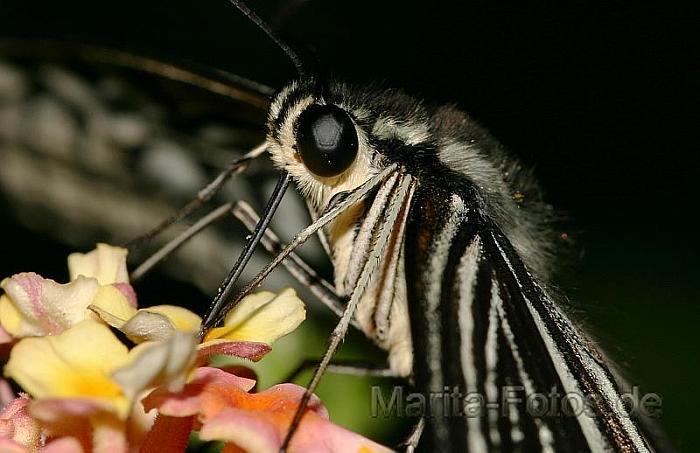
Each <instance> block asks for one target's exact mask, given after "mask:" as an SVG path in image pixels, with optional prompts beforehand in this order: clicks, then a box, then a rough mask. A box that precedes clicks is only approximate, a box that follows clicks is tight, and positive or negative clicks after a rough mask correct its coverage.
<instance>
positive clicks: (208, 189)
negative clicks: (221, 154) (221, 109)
mask: <svg viewBox="0 0 700 453" xmlns="http://www.w3.org/2000/svg"><path fill="white" fill-rule="evenodd" d="M266 149H267V145H266V144H265V143H261V144H260V145H258V146H256V147H255V148H253V149H252V150H250V151H248V152H247V153H246V154H244V155H243V156H241V157H239V158H238V159H235V160H233V161H232V162H231V163H229V165H228V166H227V167H226V168H225V169H224V170H222V171H221V172H220V173H219V174H218V175H216V177H215V178H214V179H212V180H211V182H209V184H207V185H206V186H205V187H203V188H202V189H201V190H200V191H199V192H198V193H197V196H196V197H195V198H194V199H192V200H191V201H190V202H189V203H187V204H186V205H185V206H183V207H182V208H180V210H179V211H177V212H176V213H174V214H173V215H172V216H170V217H168V218H166V219H164V220H163V221H162V222H160V223H159V224H158V225H156V226H155V227H153V228H152V229H151V230H149V231H148V232H147V233H145V234H143V235H141V236H139V237H137V238H135V239H132V240H131V241H129V242H128V243H127V244H126V247H127V248H130V249H131V248H133V247H136V246H138V245H141V244H143V243H145V242H148V241H150V240H151V239H153V238H154V237H156V236H157V235H159V234H160V233H161V232H162V231H163V230H165V229H166V228H168V227H169V226H170V225H172V224H174V223H176V222H178V221H180V220H182V219H183V218H185V217H187V216H188V215H190V214H191V213H193V212H194V211H196V210H197V209H199V208H200V207H202V206H203V205H204V204H205V203H206V202H207V201H209V200H210V199H211V198H212V197H213V196H214V195H216V194H217V193H218V192H219V190H220V189H221V187H223V185H224V183H226V181H228V180H229V179H230V178H231V177H232V176H233V175H235V174H238V173H241V172H243V171H245V169H246V168H248V165H249V164H250V162H251V161H252V160H254V159H255V158H256V157H259V156H260V155H262V154H263V153H264V152H265V150H266Z"/></svg>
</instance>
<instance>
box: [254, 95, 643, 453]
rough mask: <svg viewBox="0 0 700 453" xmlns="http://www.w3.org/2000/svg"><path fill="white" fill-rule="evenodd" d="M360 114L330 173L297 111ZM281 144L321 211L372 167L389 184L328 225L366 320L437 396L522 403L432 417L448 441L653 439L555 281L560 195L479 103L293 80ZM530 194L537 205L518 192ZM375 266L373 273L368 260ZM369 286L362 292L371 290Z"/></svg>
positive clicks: (518, 446)
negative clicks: (552, 193)
mask: <svg viewBox="0 0 700 453" xmlns="http://www.w3.org/2000/svg"><path fill="white" fill-rule="evenodd" d="M318 104H322V105H335V106H337V107H339V108H340V109H342V110H343V111H345V112H346V113H347V114H348V115H349V117H350V118H351V119H352V123H353V125H354V127H355V130H356V132H357V142H358V146H357V156H356V157H355V159H354V161H353V162H352V164H351V165H350V166H349V167H348V168H347V169H346V170H345V171H342V172H341V173H340V174H337V175H334V176H328V177H323V176H318V175H317V174H314V173H313V172H311V171H309V169H308V168H307V166H306V165H305V164H304V162H303V160H302V158H301V157H300V155H299V150H298V149H297V144H298V127H299V126H298V124H299V117H300V116H301V115H302V114H303V112H304V111H305V110H306V109H308V108H310V107H311V106H314V105H318ZM267 142H268V149H269V151H270V153H271V156H272V160H273V161H274V163H275V165H276V166H278V167H279V168H282V169H284V170H286V171H287V172H289V174H291V176H292V177H293V179H294V180H295V182H296V184H297V186H298V188H299V190H300V192H301V193H302V195H303V196H304V197H305V198H306V199H307V202H308V204H309V206H310V210H311V211H312V216H314V217H318V216H320V215H322V213H323V212H324V210H326V209H328V206H329V205H333V204H334V203H337V202H338V200H339V199H342V197H343V195H345V194H347V193H350V192H352V191H353V190H355V189H357V188H358V187H360V186H361V185H363V184H365V183H367V181H369V180H370V179H372V178H374V177H377V176H378V175H382V174H383V172H386V175H385V176H384V177H382V179H381V182H380V183H379V184H377V185H376V187H374V188H373V190H372V191H371V192H370V194H369V196H368V197H367V198H365V199H364V200H363V201H362V202H361V203H357V204H355V205H352V206H351V207H349V208H348V209H346V210H345V211H344V212H343V213H342V214H340V215H339V216H338V217H337V218H335V219H334V220H333V221H332V222H331V223H329V224H328V225H327V226H326V227H325V228H324V230H323V234H322V236H323V237H322V240H323V242H325V243H327V245H328V251H329V254H330V257H331V259H332V262H333V265H334V272H335V286H336V291H337V292H338V294H340V295H342V296H346V297H348V298H349V297H350V296H351V295H355V296H359V302H358V305H357V310H356V313H355V319H356V321H357V323H358V324H359V325H360V327H361V328H362V330H363V331H364V332H365V334H367V335H368V336H369V337H370V338H372V339H373V340H374V341H375V342H376V343H377V344H378V345H380V346H381V347H383V348H384V349H386V350H387V351H388V353H389V364H390V366H391V368H392V370H393V371H394V372H395V373H397V374H398V375H402V376H410V377H411V379H412V382H413V383H414V385H415V387H416V389H417V390H418V391H419V392H424V393H425V394H426V395H428V394H432V393H441V392H444V391H445V390H449V391H452V389H457V390H458V391H459V393H460V394H461V395H470V394H473V395H481V396H482V397H483V398H484V399H485V400H486V401H487V402H489V403H491V402H500V401H502V400H503V396H504V391H506V390H504V389H508V388H511V389H512V388H520V389H522V395H521V398H520V402H519V403H517V404H515V403H514V404H509V405H506V406H503V405H499V407H498V408H497V409H496V410H490V409H486V410H484V411H483V412H481V413H478V414H472V415H471V416H466V415H465V414H461V415H460V416H448V415H447V414H442V416H433V417H428V419H427V431H426V433H425V434H424V435H423V440H422V445H424V444H427V445H430V448H432V449H435V451H475V452H479V451H605V450H614V451H649V450H651V449H652V447H651V446H650V444H649V443H648V441H647V439H645V437H644V435H643V434H642V432H641V430H640V428H639V427H638V425H637V424H636V423H635V422H634V421H633V420H632V419H631V418H630V417H629V416H628V414H627V413H626V412H625V411H624V409H623V408H622V407H621V406H620V405H619V394H620V388H619V386H618V383H617V382H616V380H615V378H614V376H613V375H612V373H611V371H610V370H609V369H608V368H607V366H606V365H605V364H604V362H603V359H602V357H601V355H600V354H599V353H598V352H597V351H596V350H595V348H594V347H593V346H592V345H591V344H590V343H589V342H588V341H587V339H586V338H585V337H584V336H583V335H582V334H581V333H580V332H579V330H578V329H577V328H576V327H574V325H573V324H572V323H571V322H570V321H569V319H568V318H567V316H566V314H565V313H564V312H563V311H562V310H561V308H559V307H558V305H557V304H556V303H555V302H554V300H553V299H552V297H550V295H549V294H548V291H547V289H546V282H547V279H548V274H549V272H548V271H549V268H548V266H549V255H550V247H549V246H548V243H549V241H548V240H547V237H546V234H547V231H548V230H547V223H548V221H547V215H546V212H547V209H546V207H545V206H544V205H543V204H541V203H540V202H539V201H538V200H537V196H536V188H535V185H534V184H533V183H531V182H530V181H529V179H528V178H527V176H526V175H523V173H524V172H523V171H522V170H521V168H520V166H519V165H518V164H517V162H515V161H513V160H512V159H510V158H509V157H508V156H507V154H506V153H505V152H504V150H503V149H502V147H501V146H500V145H499V144H498V143H497V142H496V141H495V140H493V139H492V138H491V137H490V136H489V135H488V134H487V133H486V132H485V131H484V130H483V129H482V128H480V127H479V126H478V125H477V124H475V123H474V121H473V120H471V119H470V118H469V117H468V116H467V115H466V114H464V113H463V112H461V111H459V110H458V109H456V108H454V107H451V106H439V107H433V106H428V105H425V104H424V103H422V102H421V101H419V100H417V99H414V98H412V97H409V96H407V95H405V94H403V93H401V92H399V91H394V90H383V91H382V90H356V89H353V88H351V87H349V86H346V85H344V84H331V85H330V86H328V87H326V89H325V90H324V91H323V94H322V95H321V94H319V93H318V91H317V89H316V85H315V84H314V83H313V82H312V81H308V82H294V83H291V84H290V85H288V86H287V87H286V88H284V89H283V90H281V91H280V92H279V93H278V94H277V95H276V96H274V97H273V100H272V103H271V107H270V110H269V115H268V138H267ZM520 192H524V193H527V195H528V197H529V198H530V199H529V200H528V201H526V202H525V203H521V202H520V197H514V194H515V193H520ZM368 263H369V264H375V263H376V266H374V267H371V269H372V272H371V275H366V273H365V272H364V271H365V270H366V269H367V268H368ZM358 292H359V294H358ZM551 392H556V393H558V394H561V395H564V394H576V395H580V396H581V397H582V398H585V399H586V400H587V401H589V402H591V403H590V409H591V410H590V411H587V412H580V411H579V412H578V413H576V414H571V415H569V416H562V414H561V413H558V414H544V415H541V416H535V415H533V413H532V410H531V408H528V407H527V405H526V403H525V400H526V398H527V397H528V396H531V395H534V394H536V393H538V394H545V395H547V394H551Z"/></svg>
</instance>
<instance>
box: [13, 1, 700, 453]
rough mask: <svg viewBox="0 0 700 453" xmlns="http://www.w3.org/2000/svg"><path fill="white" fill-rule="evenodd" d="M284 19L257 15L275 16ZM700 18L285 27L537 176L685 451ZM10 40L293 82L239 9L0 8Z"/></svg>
mask: <svg viewBox="0 0 700 453" xmlns="http://www.w3.org/2000/svg"><path fill="white" fill-rule="evenodd" d="M281 5H283V2H279V1H261V0H259V1H250V6H251V7H252V8H253V9H255V10H256V11H258V12H259V13H260V15H261V16H263V17H265V18H270V17H273V16H274V15H275V12H276V11H278V10H279V8H280V6H281ZM697 19H698V16H697V15H695V14H693V11H691V10H685V9H683V8H682V7H680V6H678V5H669V4H663V5H662V4H661V3H658V4H656V5H642V4H640V3H639V2H637V1H605V2H585V1H577V2H521V1H477V2H458V1H453V2H432V3H429V2H421V3H412V2H403V1H401V2H400V1H392V2H388V1H385V2H377V1H369V0H362V1H358V0H354V1H337V0H334V1H331V0H315V1H313V2H307V4H306V5H303V6H302V7H300V8H299V9H298V10H297V11H296V13H295V14H293V15H292V16H291V17H290V19H289V20H288V22H287V23H286V26H285V36H287V37H288V38H289V39H290V40H291V41H292V42H293V43H295V44H301V45H303V46H307V47H313V48H315V52H316V54H317V55H318V58H319V60H320V62H321V65H322V67H323V68H324V70H326V71H327V72H328V73H330V74H333V75H335V76H338V77H341V78H344V79H347V80H349V81H351V82H355V83H359V84H362V83H368V82H376V81H381V82H384V84H385V85H387V86H398V87H402V88H404V89H405V90H406V91H408V92H410V93H413V94H416V95H418V96H421V97H423V98H425V99H429V100H430V101H434V102H450V103H456V104H458V105H459V106H461V107H462V108H464V109H465V110H466V111H468V112H469V113H471V114H472V115H473V116H474V117H475V118H476V119H478V120H479V121H480V122H481V123H482V124H483V125H485V126H486V127H487V128H488V129H489V130H491V131H492V132H493V134H494V135H495V136H496V137H497V138H498V139H499V140H501V141H502V142H503V143H504V144H505V145H506V146H507V147H508V148H510V149H511V150H512V151H513V153H514V154H515V155H517V156H519V157H520V158H522V160H523V161H525V162H526V163H527V164H528V165H530V166H532V167H533V168H534V169H535V173H536V175H537V176H538V178H539V179H540V181H541V182H542V185H543V187H544V188H545V191H546V199H547V201H548V202H550V203H551V204H553V205H554V206H555V207H556V209H557V210H559V211H561V212H562V213H564V214H565V219H566V220H565V221H564V222H563V226H562V232H564V231H565V232H567V233H568V235H569V238H570V239H569V241H567V242H570V243H573V247H572V246H570V245H567V244H562V247H561V248H562V249H565V250H566V251H567V256H568V258H567V259H565V260H563V262H564V263H565V265H563V268H564V270H563V272H562V276H561V281H562V282H563V283H562V286H563V287H564V289H565V290H566V292H567V293H568V295H569V296H570V298H571V299H572V300H573V302H572V304H574V305H575V307H576V308H577V310H579V311H581V317H582V318H583V320H584V322H586V323H587V324H588V325H589V326H590V329H591V330H592V332H593V334H594V336H595V337H596V338H598V339H599V341H600V343H601V345H602V347H603V348H604V349H606V350H607V351H608V352H609V354H610V355H611V356H612V357H614V358H615V359H616V360H617V362H618V363H619V364H620V366H621V368H622V369H623V370H624V372H625V373H626V374H627V376H629V379H630V381H631V382H632V383H634V384H639V385H641V386H642V391H647V392H657V393H660V394H661V395H662V396H663V397H664V406H663V410H664V412H663V416H662V419H661V422H662V423H663V425H664V426H665V427H666V429H667V431H668V433H669V435H670V436H671V438H672V439H673V441H674V442H675V444H676V446H677V447H678V448H679V449H680V450H686V451H689V450H691V449H692V447H693V444H694V442H693V440H694V434H695V432H696V423H697V421H696V419H697V410H696V407H697V405H698V404H699V403H700V398H698V394H697V392H696V390H695V389H694V387H693V384H694V383H696V382H697V381H698V378H699V377H700V375H699V373H698V352H697V349H696V347H697V344H698V341H697V340H696V332H695V328H696V324H697V321H698V320H699V319H700V316H698V315H699V314H700V309H698V302H700V298H699V297H698V296H699V295H700V291H698V289H697V288H698V287H697V279H698V277H700V275H698V264H697V260H698V258H699V256H698V247H697V245H696V244H697V239H696V231H697V226H696V225H697V222H696V217H697V216H696V210H697V207H698V196H697V189H696V187H697V183H696V181H697V179H696V176H697V171H696V162H695V161H696V159H695V156H696V154H697V140H695V138H696V130H697V127H695V123H696V121H697V114H696V109H697V102H698V98H697V96H696V95H697V92H698V90H697V89H698V84H699V83H700V82H699V81H700V77H699V76H700V71H699V70H698V66H697V56H698V53H697V52H694V51H691V44H692V43H693V41H694V40H695V36H694V33H691V31H692V26H693V25H695V26H697ZM0 33H2V34H3V35H14V36H17V35H20V36H33V37H56V38H62V39H71V40H74V41H79V42H87V43H92V44H101V45H107V46H112V47H118V48H122V49H127V50H132V51H135V52H137V53H146V54H149V55H155V56H159V57H163V58H166V59H168V60H171V61H194V62H197V63H200V64H203V65H206V66H212V67H216V68H220V69H224V70H227V71H231V72H235V73H238V74H240V75H243V76H246V77H249V78H252V79H255V80H257V81H260V82H263V83H266V84H269V85H271V86H273V87H279V86H280V85H281V84H283V83H284V82H285V81H286V80H288V79H289V78H290V77H292V76H293V75H294V72H293V68H292V66H291V65H290V64H289V62H288V61H287V60H286V59H285V57H284V55H283V54H282V53H281V52H280V51H279V50H278V49H276V48H275V47H274V46H273V45H272V44H271V43H270V42H269V41H268V40H267V39H266V38H265V36H264V35H263V34H262V33H261V32H259V31H258V30H256V29H255V27H254V26H253V25H252V24H250V23H249V22H247V21H246V20H245V19H244V18H243V17H242V15H241V14H240V13H238V12H237V11H236V10H235V9H234V8H232V7H230V6H228V5H227V4H226V2H225V1H223V0H216V1H214V0H206V1H190V2H183V1H149V2H137V1H133V0H129V1H119V2H107V1H105V2H95V1H68V0H66V1H61V2H27V1H23V0H0ZM572 250H573V252H572ZM4 251H5V252H8V251H9V250H8V249H7V248H5V249H4ZM6 259H7V257H6Z"/></svg>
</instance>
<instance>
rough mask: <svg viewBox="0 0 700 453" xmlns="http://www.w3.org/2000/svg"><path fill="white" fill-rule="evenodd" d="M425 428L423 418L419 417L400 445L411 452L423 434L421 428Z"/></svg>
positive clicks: (407, 452)
mask: <svg viewBox="0 0 700 453" xmlns="http://www.w3.org/2000/svg"><path fill="white" fill-rule="evenodd" d="M424 429H425V418H423V417H421V418H420V419H419V420H418V422H417V423H416V425H415V426H414V427H413V429H412V430H411V434H409V435H408V437H407V438H406V440H405V441H404V442H403V444H402V445H401V446H402V447H404V448H405V450H404V451H405V452H406V453H413V452H414V451H416V447H417V446H418V442H420V438H421V435H422V434H423V430H424Z"/></svg>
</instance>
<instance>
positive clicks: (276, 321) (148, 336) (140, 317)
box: [89, 288, 306, 347]
mask: <svg viewBox="0 0 700 453" xmlns="http://www.w3.org/2000/svg"><path fill="white" fill-rule="evenodd" d="M89 308H90V309H91V310H93V311H94V312H95V313H96V314H97V315H98V316H99V317H100V318H101V319H102V320H103V321H105V322H106V323H107V324H109V325H110V326H112V327H114V328H116V329H119V330H120V331H121V332H123V333H124V334H125V335H126V336H127V337H128V338H129V339H130V340H132V341H133V342H135V343H141V342H143V341H157V340H164V339H166V338H168V337H169V336H170V335H172V334H173V333H174V332H176V331H181V332H197V331H198V329H199V327H200V324H201V322H202V319H201V318H200V317H199V316H197V315H196V314H194V313H192V312H191V311H189V310H187V309H185V308H182V307H177V306H173V305H158V306H154V307H148V308H142V309H140V310H136V309H134V308H132V307H130V306H129V305H128V303H127V301H126V299H125V298H124V297H123V296H121V295H120V294H119V292H118V291H111V292H109V293H108V292H107V291H103V292H102V293H101V294H100V295H98V297H96V298H95V302H94V303H93V304H92V305H90V307H89ZM305 317H306V310H305V308H304V303H303V302H302V301H301V299H299V297H297V295H296V293H295V292H294V290H293V289H291V288H287V289H285V290H284V291H282V292H281V293H279V294H274V293H272V292H269V291H261V292H259V293H255V294H251V295H250V296H248V297H245V298H244V299H243V300H241V302H240V303H239V304H238V306H236V308H234V309H233V310H231V312H229V314H228V315H227V316H226V318H225V320H224V325H223V327H218V328H214V329H211V330H210V331H209V332H208V333H207V335H206V337H205V338H204V342H203V343H202V344H201V345H200V347H204V346H208V345H210V344H212V343H216V342H232V341H237V342H258V343H265V344H268V345H270V344H272V343H273V342H274V341H275V340H277V339H278V338H280V337H282V336H284V335H287V334H288V333H290V332H292V331H293V330H294V329H296V328H297V327H298V326H299V324H301V322H302V321H303V320H304V318H305Z"/></svg>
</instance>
